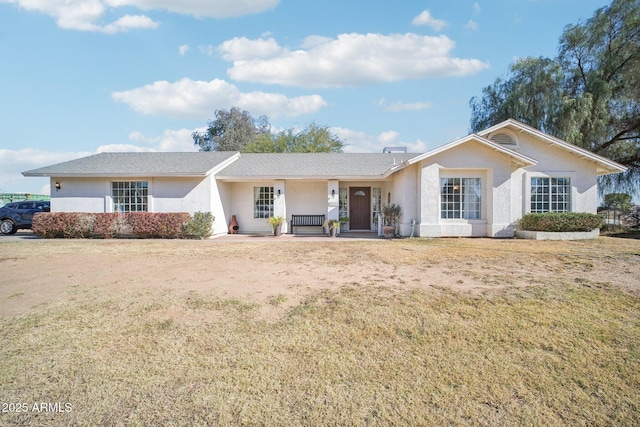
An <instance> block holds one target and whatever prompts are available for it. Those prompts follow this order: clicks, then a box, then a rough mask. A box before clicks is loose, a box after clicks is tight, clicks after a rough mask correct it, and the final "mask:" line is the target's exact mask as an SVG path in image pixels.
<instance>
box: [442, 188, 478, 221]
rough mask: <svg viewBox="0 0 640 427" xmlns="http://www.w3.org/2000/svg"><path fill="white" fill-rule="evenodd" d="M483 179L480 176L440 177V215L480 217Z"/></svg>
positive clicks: (444, 216)
mask: <svg viewBox="0 0 640 427" xmlns="http://www.w3.org/2000/svg"><path fill="white" fill-rule="evenodd" d="M481 216H482V180H481V179H480V178H442V179H440V217H441V218H447V219H449V218H452V219H453V218H455V219H480V217H481Z"/></svg>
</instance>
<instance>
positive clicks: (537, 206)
mask: <svg viewBox="0 0 640 427" xmlns="http://www.w3.org/2000/svg"><path fill="white" fill-rule="evenodd" d="M544 212H571V178H550V177H533V178H531V213H544Z"/></svg>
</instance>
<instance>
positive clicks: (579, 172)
mask: <svg viewBox="0 0 640 427" xmlns="http://www.w3.org/2000/svg"><path fill="white" fill-rule="evenodd" d="M518 139H519V141H518V142H519V143H518V146H517V147H516V151H519V152H521V153H522V154H525V155H527V156H529V157H533V158H534V159H536V160H538V164H537V165H535V166H530V167H528V168H526V170H525V171H523V173H522V174H521V175H520V177H521V179H520V181H519V184H520V185H521V186H522V192H523V198H522V200H521V204H520V210H519V213H520V215H519V216H518V218H519V217H521V216H522V213H526V212H529V209H530V206H529V205H530V199H529V197H527V196H528V195H530V188H529V187H530V185H531V184H530V183H531V177H532V176H550V177H570V178H571V185H572V186H573V187H574V188H573V192H572V198H571V199H572V200H571V202H572V210H573V211H574V212H589V213H596V210H597V207H598V180H597V168H596V164H595V163H593V162H592V161H590V160H587V159H581V158H579V157H578V156H577V155H576V154H572V153H569V152H567V151H565V150H563V149H561V148H559V147H556V146H553V145H550V144H547V143H545V142H543V141H540V140H537V139H535V138H533V137H531V136H529V135H527V134H518Z"/></svg>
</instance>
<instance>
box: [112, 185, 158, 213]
mask: <svg viewBox="0 0 640 427" xmlns="http://www.w3.org/2000/svg"><path fill="white" fill-rule="evenodd" d="M111 197H112V199H113V211H114V212H147V211H148V210H149V183H148V182H147V181H113V182H112V183H111Z"/></svg>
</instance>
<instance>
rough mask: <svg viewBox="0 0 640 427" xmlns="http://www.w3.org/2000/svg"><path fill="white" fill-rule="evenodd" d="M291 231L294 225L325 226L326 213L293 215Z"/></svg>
mask: <svg viewBox="0 0 640 427" xmlns="http://www.w3.org/2000/svg"><path fill="white" fill-rule="evenodd" d="M290 225H291V233H293V227H323V231H324V215H291V224H290Z"/></svg>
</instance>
